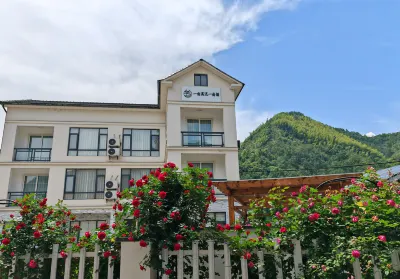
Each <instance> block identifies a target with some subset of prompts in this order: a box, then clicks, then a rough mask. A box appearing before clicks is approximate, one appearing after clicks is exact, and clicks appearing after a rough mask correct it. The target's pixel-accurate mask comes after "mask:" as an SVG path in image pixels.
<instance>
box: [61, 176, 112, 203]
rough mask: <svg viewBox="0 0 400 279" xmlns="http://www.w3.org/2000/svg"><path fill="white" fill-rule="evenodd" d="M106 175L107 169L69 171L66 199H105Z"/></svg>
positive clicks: (66, 178)
mask: <svg viewBox="0 0 400 279" xmlns="http://www.w3.org/2000/svg"><path fill="white" fill-rule="evenodd" d="M105 175H106V170H105V169H94V170H87V169H67V171H66V175H65V188H64V199H65V200H86V199H103V198H104V184H105Z"/></svg>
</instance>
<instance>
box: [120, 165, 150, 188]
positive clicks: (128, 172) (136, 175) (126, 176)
mask: <svg viewBox="0 0 400 279" xmlns="http://www.w3.org/2000/svg"><path fill="white" fill-rule="evenodd" d="M150 171H151V169H121V190H123V189H126V188H128V187H129V180H130V179H131V178H133V179H135V181H136V180H138V179H140V178H142V177H143V175H145V174H146V175H149V173H150Z"/></svg>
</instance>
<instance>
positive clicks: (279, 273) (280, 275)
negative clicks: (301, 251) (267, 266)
mask: <svg viewBox="0 0 400 279" xmlns="http://www.w3.org/2000/svg"><path fill="white" fill-rule="evenodd" d="M274 258H275V268H276V271H277V275H276V279H283V271H282V260H281V258H280V257H279V255H275V256H274Z"/></svg>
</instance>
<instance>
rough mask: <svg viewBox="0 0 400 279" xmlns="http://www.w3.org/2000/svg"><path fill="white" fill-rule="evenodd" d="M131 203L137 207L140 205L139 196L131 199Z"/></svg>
mask: <svg viewBox="0 0 400 279" xmlns="http://www.w3.org/2000/svg"><path fill="white" fill-rule="evenodd" d="M132 205H133V206H134V207H138V206H139V205H140V199H139V198H134V199H133V200H132Z"/></svg>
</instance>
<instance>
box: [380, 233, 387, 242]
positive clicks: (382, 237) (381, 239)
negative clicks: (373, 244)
mask: <svg viewBox="0 0 400 279" xmlns="http://www.w3.org/2000/svg"><path fill="white" fill-rule="evenodd" d="M378 239H379V241H382V242H386V236H384V235H380V236H378Z"/></svg>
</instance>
